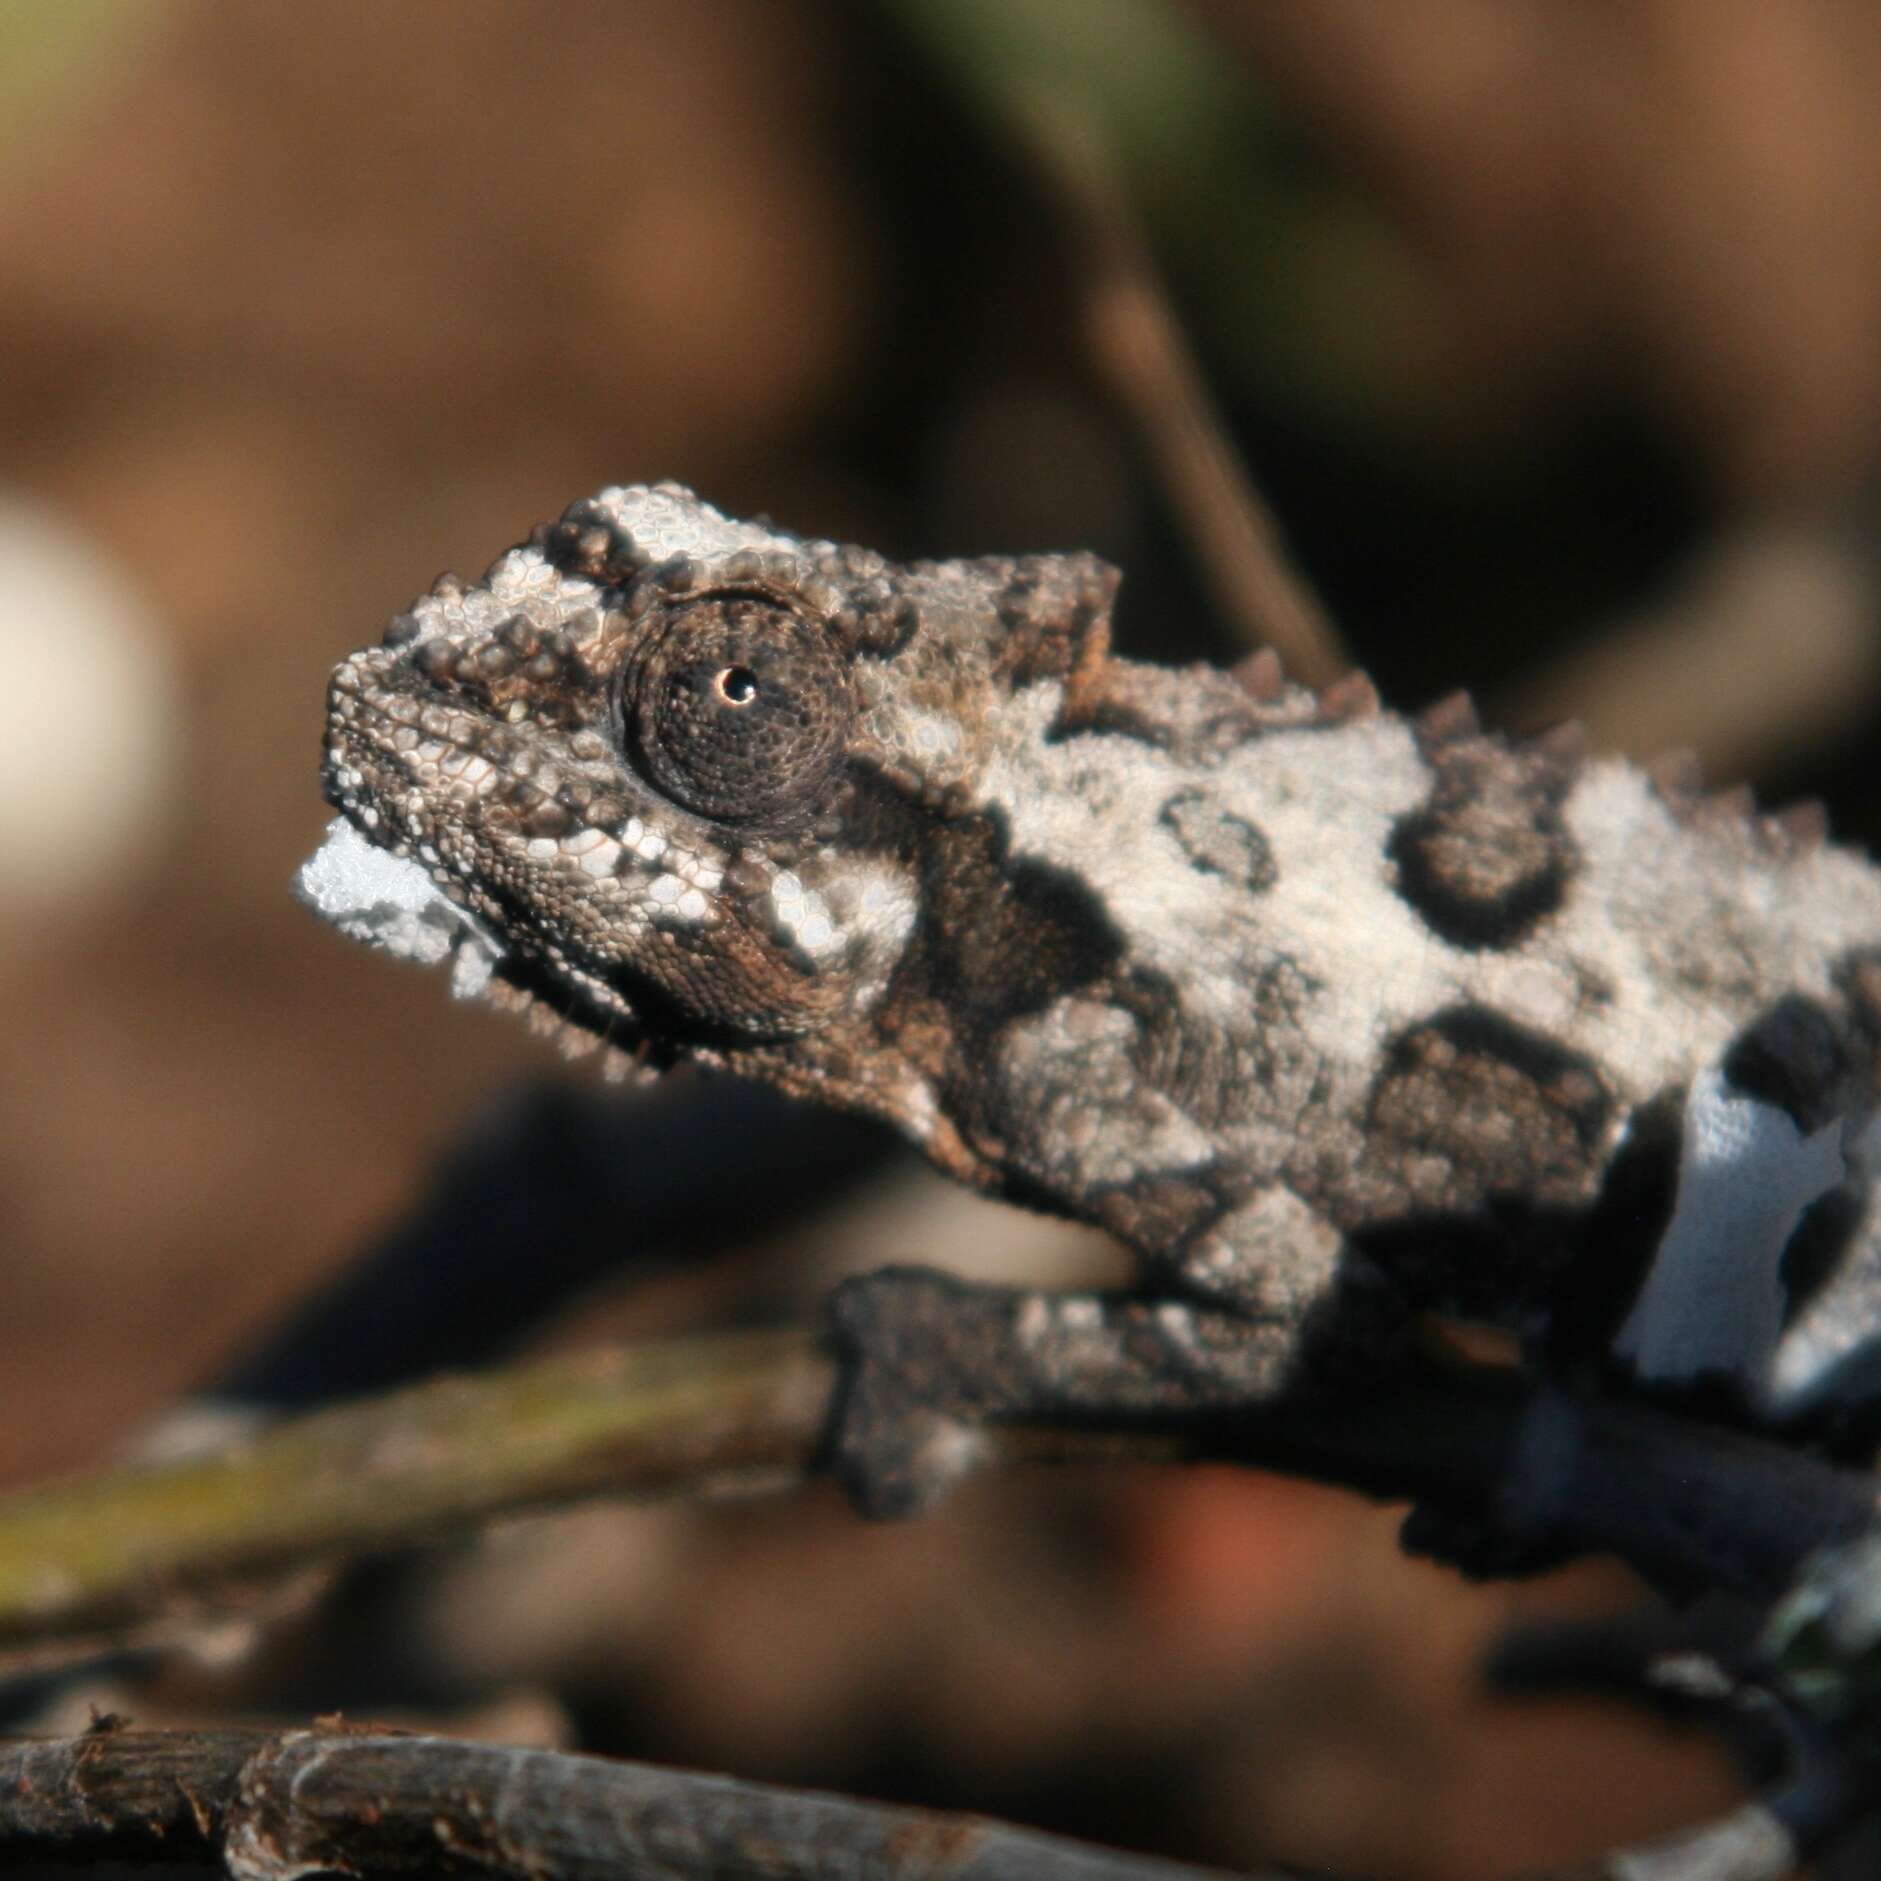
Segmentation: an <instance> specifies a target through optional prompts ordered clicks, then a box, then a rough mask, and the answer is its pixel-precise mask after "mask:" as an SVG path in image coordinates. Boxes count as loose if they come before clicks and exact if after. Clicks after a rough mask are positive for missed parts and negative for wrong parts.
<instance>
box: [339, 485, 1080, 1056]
mask: <svg viewBox="0 0 1881 1881" xmlns="http://www.w3.org/2000/svg"><path fill="white" fill-rule="evenodd" d="M995 566H996V567H997V568H998V570H999V571H1000V573H999V578H998V579H997V580H995V579H993V578H991V577H990V576H989V574H988V573H987V571H988V570H989V569H992V568H994V567H995ZM1019 566H1020V565H1019V564H999V565H992V564H975V563H949V564H932V565H923V566H922V567H919V568H914V569H899V568H895V567H893V566H891V565H890V564H888V563H887V562H885V561H884V560H883V559H882V558H881V557H879V556H876V555H874V554H872V553H869V552H867V551H864V550H859V549H851V548H845V547H840V546H838V545H836V544H833V543H827V542H808V541H803V540H800V539H798V538H797V537H795V536H791V535H788V534H784V533H782V532H779V531H776V530H773V529H771V528H769V527H767V526H764V525H762V524H754V523H744V522H738V521H734V520H731V519H728V518H726V517H724V516H722V515H720V514H719V513H718V512H717V511H716V510H714V509H712V508H711V507H709V506H708V505H706V504H704V503H702V502H700V501H698V499H696V498H695V497H693V496H692V495H691V494H690V492H688V491H685V490H683V489H680V488H678V487H677V486H675V485H670V484H663V485H658V486H654V487H645V486H634V487H631V488H615V489H609V490H604V491H602V492H601V493H600V494H599V495H598V496H595V497H593V498H590V499H587V500H585V501H582V502H579V503H577V504H575V505H574V506H572V507H571V508H570V509H569V510H568V511H567V512H566V513H565V514H564V515H563V516H562V518H561V519H560V520H559V521H558V522H556V523H554V524H551V525H547V526H545V527H543V528H540V529H538V530H537V531H535V533H534V534H533V535H532V536H531V538H530V540H529V541H528V542H527V543H525V544H524V545H522V546H521V547H518V548H516V549H513V550H511V551H509V552H508V553H507V554H505V555H503V556H501V557H500V558H499V559H498V560H497V561H496V562H495V564H494V565H493V566H492V567H491V568H490V569H489V571H488V572H487V573H486V574H485V576H484V578H483V580H482V581H481V582H479V583H477V584H475V585H474V586H473V585H467V584H464V583H461V582H459V581H457V580H456V579H455V578H453V577H449V576H446V577H444V578H442V579H441V580H440V581H439V582H438V583H437V584H436V585H435V586H434V587H433V589H432V591H431V592H430V593H429V594H428V595H426V596H425V597H424V598H423V599H421V600H420V601H418V602H417V603H416V604H415V605H414V606H413V607H412V608H411V609H410V611H408V612H407V613H404V614H400V615H398V616H397V617H396V618H395V619H394V620H393V621H392V623H391V625H390V627H389V628H388V629H387V631H386V635H385V638H384V642H383V644H382V645H380V646H377V647H371V648H368V649H366V650H364V651H362V652H359V653H356V654H354V655H353V656H352V657H350V658H349V659H347V660H345V661H343V662H342V663H341V664H340V665H339V667H338V668H337V669H336V670H335V672H334V674H333V678H332V682H331V686H330V691H329V697H328V714H327V735H326V763H325V774H324V776H325V788H326V794H327V796H328V798H329V799H330V801H332V802H333V803H334V804H335V805H336V806H337V808H338V809H339V810H340V811H341V812H342V813H343V815H344V817H345V818H346V819H347V821H348V822H349V823H350V824H351V825H352V826H353V828H354V829H355V830H357V831H358V832H360V833H361V834H363V835H364V837H365V838H366V839H367V841H368V842H370V843H371V844H373V845H375V846H376V847H377V849H378V850H380V851H383V852H389V855H390V857H392V858H397V859H398V860H399V861H400V862H401V863H402V864H403V865H405V867H406V869H407V870H408V871H412V872H415V871H423V873H424V875H425V876H426V878H427V879H428V882H429V884H430V885H431V888H432V889H434V890H435V891H436V893H437V894H438V895H441V896H443V897H446V898H448V900H449V902H450V903H451V904H452V905H453V906H454V908H455V909H457V910H459V911H461V913H462V916H463V918H464V920H465V921H466V923H467V924H476V925H479V926H480V927H481V929H482V930H483V931H484V932H485V933H487V934H488V935H490V936H492V937H493V944H494V946H495V950H496V951H497V952H498V953H499V954H500V956H501V959H500V965H499V967H498V975H499V979H500V980H501V981H503V982H506V983H508V984H509V985H510V986H513V987H516V988H520V989H521V991H522V992H523V993H524V994H527V995H533V996H535V997H536V998H539V999H542V1000H544V1001H546V1002H547V1003H548V1004H550V1005H552V1006H553V1007H555V1008H556V1009H557V1010H558V1011H559V1012H560V1013H561V1014H562V1015H563V1016H564V1017H566V1018H569V1019H571V1020H573V1021H574V1022H575V1023H576V1024H577V1025H578V1026H580V1027H582V1028H584V1029H585V1030H587V1031H589V1032H592V1033H596V1034H599V1035H600V1036H602V1037H604V1038H607V1039H609V1040H610V1041H612V1042H614V1043H616V1044H619V1045H622V1046H625V1047H627V1048H629V1049H631V1050H636V1051H642V1052H648V1053H650V1054H651V1055H652V1056H653V1058H654V1059H655V1060H656V1061H657V1062H665V1061H667V1060H670V1059H671V1058H672V1057H675V1056H678V1055H681V1054H683V1053H686V1052H688V1051H692V1052H704V1053H706V1054H708V1055H710V1054H713V1053H719V1054H723V1053H724V1052H726V1051H735V1050H737V1049H739V1048H741V1047H751V1046H759V1045H765V1044H770V1043H775V1042H778V1041H789V1040H793V1039H800V1038H804V1037H806V1036H808V1035H811V1034H814V1033H817V1032H819V1031H823V1030H826V1029H829V1028H831V1027H835V1026H840V1025H841V1024H843V1023H844V1022H847V1021H854V1020H857V1019H859V1018H860V1017H861V1015H864V1014H866V1013H867V1012H868V1010H869V1009H870V1008H871V1007H872V1006H873V1005H874V1004H875V1003H876V1002H877V1001H878V1000H879V999H880V998H881V996H882V994H883V993H884V991H885V990H886V988H887V987H888V985H889V982H890V980H891V979H892V977H893V975H894V973H895V971H896V968H897V965H898V963H900V962H901V960H902V959H903V956H904V954H905V953H906V951H907V949H908V947H909V944H910V937H911V935H912V934H913V932H914V929H915V924H916V918H917V913H918V909H919V902H920V895H921V886H920V860H919V852H920V850H921V846H922V831H923V829H924V828H925V827H927V826H930V825H931V824H933V823H934V822H935V821H936V820H944V819H945V818H946V817H947V816H948V815H950V814H952V813H954V812H956V811H957V810H958V809H959V808H960V807H961V806H962V805H963V804H965V803H967V802H968V801H970V799H971V797H972V795H973V789H974V784H975V780H976V777H977V775H978V773H979V772H980V770H981V768H982V767H983V765H984V764H985V762H986V761H987V758H988V755H989V752H988V749H987V748H986V747H987V745H988V743H989V741H996V740H997V738H998V736H999V731H998V727H999V721H1000V713H999V711H998V709H997V707H998V701H999V700H1000V699H1002V698H1009V697H1010V696H1011V695H1012V693H1013V690H1014V683H1015V680H1021V681H1022V680H1023V679H1024V678H1025V677H1026V675H1027V672H1028V671H1029V668H1028V663H1027V660H1025V659H1021V660H1018V661H1015V660H1014V658H1013V657H1012V654H1013V645H1014V642H1015V638H1016V636H1015V629H1014V619H1013V617H1012V613H1011V609H1010V608H1008V610H1007V612H1006V614H1005V615H1003V616H1002V614H1001V612H1000V609H999V607H998V605H997V601H998V596H999V594H1000V593H1001V592H1003V591H1004V589H1005V588H1006V587H1009V586H1010V578H1011V574H1012V571H1013V570H1014V569H1015V568H1017V567H1019ZM1045 657H1047V658H1049V657H1050V656H1049V655H1047V656H1045ZM1031 663H1032V664H1033V665H1036V663H1037V660H1036V658H1033V659H1032V661H1031ZM1060 663H1061V664H1062V660H1061V662H1060ZM411 879H413V880H415V879H416V877H415V874H413V875H412V876H411ZM310 898H314V897H310ZM316 899H317V898H316ZM322 912H325V913H328V914H330V915H332V914H334V912H335V911H334V909H333V908H331V907H330V906H323V907H322ZM336 918H337V917H336ZM355 931H364V930H363V929H355Z"/></svg>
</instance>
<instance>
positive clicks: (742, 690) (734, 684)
mask: <svg viewBox="0 0 1881 1881" xmlns="http://www.w3.org/2000/svg"><path fill="white" fill-rule="evenodd" d="M718 696H719V697H720V698H721V699H723V700H724V701H725V703H726V704H727V705H749V704H750V703H751V701H752V700H753V699H755V698H756V697H757V696H758V676H757V674H756V673H754V672H753V671H752V670H751V668H750V667H748V666H728V667H726V668H725V670H724V671H723V672H722V673H720V674H719V676H718Z"/></svg>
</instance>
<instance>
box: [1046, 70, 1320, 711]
mask: <svg viewBox="0 0 1881 1881" xmlns="http://www.w3.org/2000/svg"><path fill="white" fill-rule="evenodd" d="M1013 115H1014V119H1015V121H1016V122H1017V124H1018V126H1019V128H1020V129H1021V130H1022V131H1023V132H1024V133H1025V134H1026V139H1027V143H1028V145H1029V147H1030V149H1031V150H1032V152H1033V155H1034V156H1035V158H1036V159H1037V162H1038V166H1039V169H1040V171H1041V173H1042V174H1043V175H1044V177H1045V179H1046V180H1047V181H1048V182H1049V183H1050V184H1051V186H1052V188H1053V189H1054V191H1055V192H1056V194H1057V196H1058V198H1059V201H1060V202H1061V204H1062V205H1063V208H1064V210H1065V213H1066V215H1067V217H1068V219H1069V221H1070V223H1071V227H1072V232H1073V234H1074V236H1075V237H1076V240H1077V246H1078V252H1079V256H1080V260H1081V263H1082V273H1081V278H1080V281H1079V287H1080V289H1081V291H1082V293H1083V296H1084V309H1083V315H1084V328H1085V338H1086V341H1087V343H1088V344H1089V346H1090V349H1091V355H1092V358H1093V360H1094V362H1095V364H1096V366H1097V369H1098V371H1099V372H1100V373H1101V374H1102V375H1103V377H1104V379H1105V381H1106V382H1107V384H1108V385H1109V387H1110V390H1111V392H1112V394H1113V395H1114V396H1115V397H1116V398H1117V400H1118V401H1119V403H1120V404H1121V405H1122V406H1123V408H1124V410H1125V411H1127V412H1128V413H1129V415H1130V418H1131V421H1132V422H1133V423H1134V424H1135V426H1136V428H1137V431H1138V433H1139V435H1140V436H1141V437H1142V439H1143V442H1144V444H1145V446H1146V447H1147V448H1148V451H1149V454H1150V457H1151V460H1152V461H1153V463H1154V464H1155V467H1156V474H1157V476H1158V477H1159V478H1160V479H1161V481H1162V484H1163V487H1164V489H1165V490H1166V491H1167V493H1168V496H1169V501H1170V505H1171V507H1172V509H1173V510H1174V513H1175V516H1176V519H1177V521H1178V522H1179V523H1180V524H1181V526H1182V527H1183V529H1184V530H1185V531H1186V532H1187V533H1188V535H1189V538H1190V543H1191V546H1192V547H1193V549H1194V551H1195V555H1196V559H1197V562H1198V564H1199V565H1200V568H1201V571H1202V575H1203V578H1204V580H1205V581H1206V583H1207V585H1208V587H1209V588H1210V589H1211V591H1212V594H1213V599H1214V601H1215V605H1216V606H1217V607H1218V608H1219V609H1220V611H1221V613H1222V615H1223V616H1224V618H1226V619H1227V620H1228V621H1230V622H1231V623H1232V624H1233V625H1234V626H1235V627H1236V629H1237V630H1238V631H1239V632H1240V634H1241V635H1242V636H1243V637H1244V638H1245V639H1246V640H1247V642H1248V643H1249V644H1250V645H1252V646H1260V645H1267V646H1271V647H1272V648H1273V649H1274V650H1275V651H1276V652H1277V653H1278V654H1279V655H1280V657H1281V660H1282V662H1283V663H1284V664H1285V665H1286V667H1287V668H1288V669H1289V671H1290V672H1291V673H1292V674H1293V676H1294V677H1295V678H1296V679H1298V680H1300V681H1301V682H1302V683H1304V684H1306V685H1312V686H1323V685H1326V684H1328V683H1329V682H1330V681H1332V680H1334V679H1337V678H1339V677H1340V676H1341V675H1342V674H1344V673H1346V672H1349V671H1350V670H1351V667H1352V657H1351V655H1350V653H1349V652H1348V651H1347V649H1346V646H1345V642H1344V640H1343V638H1342V636H1341V635H1340V633H1339V630H1338V628H1337V627H1335V626H1334V625H1333V622H1332V618H1331V616H1330V615H1329V614H1328V613H1327V612H1326V610H1325V608H1324V607H1323V606H1322V605H1321V603H1320V600H1319V597H1318V596H1317V595H1316V594H1315V593H1314V592H1313V590H1312V587H1311V585H1310V584H1309V583H1308V582H1307V580H1306V577H1305V576H1304V575H1302V574H1301V573H1300V571H1299V570H1298V568H1296V567H1295V566H1294V565H1293V563H1292V561H1291V559H1290V558H1289V556H1288V555H1287V552H1286V549H1285V548H1284V546H1283V544H1282V538H1281V533H1280V525H1279V522H1278V520H1277V519H1276V518H1275V516H1274V514H1273V511H1272V510H1271V509H1270V508H1269V507H1268V505H1267V503H1266V500H1265V499H1264V498H1263V497H1262V495H1261V493H1260V491H1259V490H1258V489H1257V488H1256V487H1255V484H1254V480H1253V479H1252V478H1251V477H1250V476H1249V475H1248V472H1247V467H1246V465H1245V464H1244V463H1243V462H1242V461H1241V457H1240V454H1239V452H1238V451H1237V450H1236V449H1235V447H1234V444H1233V442H1232V440H1231V439H1230V437H1229V435H1228V429H1227V426H1226V425H1225V424H1224V423H1223V422H1222V417H1221V414H1220V412H1219V411H1218V410H1217V409H1216V408H1215V403H1214V400H1213V399H1212V398H1211V397H1210V396H1209V392H1208V384H1207V381H1206V380H1205V379H1204V378H1203V376H1202V371H1201V368H1200V367H1199V366H1198V365H1197V363H1196V360H1195V355H1194V353H1193V352H1192V351H1191V350H1190V347H1189V343H1188V340H1187V338H1186V337H1185V336H1184V334H1183V331H1182V323H1181V322H1180V320H1178V318H1177V317H1176V314H1175V310H1174V309H1173V308H1172V307H1171V305H1170V301H1169V295H1168V292H1167V291H1166V290H1165V288H1164V286H1163V284H1162V279H1161V277H1160V275H1159V274H1158V271H1157V268H1156V263H1155V260H1154V259H1153V258H1152V256H1151V254H1150V251H1149V245H1148V243H1147V242H1146V241H1145V240H1144V238H1143V232H1142V229H1141V227H1140V226H1139V223H1138V220H1137V217H1136V215H1135V213H1134V211H1133V209H1132V207H1131V204H1130V201H1129V198H1128V196H1127V195H1126V194H1125V193H1124V190H1123V188H1122V186H1121V185H1120V184H1119V182H1118V180H1117V176H1116V172H1115V168H1114V166H1113V165H1112V164H1111V162H1110V161H1109V158H1108V153H1107V152H1106V150H1105V148H1104V145H1103V142H1102V139H1101V136H1100V134H1099V131H1098V129H1097V126H1096V124H1095V123H1094V121H1093V120H1092V118H1091V116H1090V114H1088V113H1086V112H1081V111H1079V110H1078V109H1077V108H1076V107H1075V106H1073V105H1071V104H1069V103H1068V102H1066V101H1064V100H1053V101H1051V102H1050V103H1046V102H1044V101H1032V103H1031V104H1030V106H1029V107H1025V106H1020V107H1016V108H1015V110H1014V113H1013Z"/></svg>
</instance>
